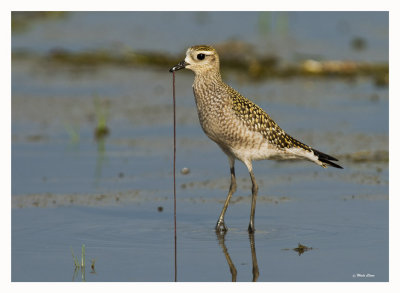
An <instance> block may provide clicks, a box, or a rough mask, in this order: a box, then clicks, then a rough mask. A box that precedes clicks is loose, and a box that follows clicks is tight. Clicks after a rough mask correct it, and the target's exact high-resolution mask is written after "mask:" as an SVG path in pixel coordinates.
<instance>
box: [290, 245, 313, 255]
mask: <svg viewBox="0 0 400 293" xmlns="http://www.w3.org/2000/svg"><path fill="white" fill-rule="evenodd" d="M312 249H313V248H312V247H308V246H305V245H303V244H301V243H299V244H297V247H295V248H284V249H282V250H294V251H296V252H297V253H298V254H299V255H302V254H303V253H304V252H306V251H309V250H312Z"/></svg>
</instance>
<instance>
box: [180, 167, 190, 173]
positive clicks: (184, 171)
mask: <svg viewBox="0 0 400 293" xmlns="http://www.w3.org/2000/svg"><path fill="white" fill-rule="evenodd" d="M189 173H190V169H189V168H187V167H183V168H182V169H181V174H182V175H187V174H189Z"/></svg>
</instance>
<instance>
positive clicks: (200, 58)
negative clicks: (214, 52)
mask: <svg viewBox="0 0 400 293" xmlns="http://www.w3.org/2000/svg"><path fill="white" fill-rule="evenodd" d="M204 58H206V55H204V54H202V53H200V54H197V59H199V60H203V59H204Z"/></svg>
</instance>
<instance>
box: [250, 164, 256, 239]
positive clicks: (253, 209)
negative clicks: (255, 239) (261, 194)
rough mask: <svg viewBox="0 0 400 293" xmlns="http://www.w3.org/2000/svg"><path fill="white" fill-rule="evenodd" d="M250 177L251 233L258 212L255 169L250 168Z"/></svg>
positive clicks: (253, 229)
mask: <svg viewBox="0 0 400 293" xmlns="http://www.w3.org/2000/svg"><path fill="white" fill-rule="evenodd" d="M249 172H250V178H251V184H252V187H251V211H250V223H249V228H248V230H249V233H254V231H255V228H254V214H255V212H256V200H257V192H258V185H257V183H256V178H255V177H254V173H253V170H251V169H250V171H249Z"/></svg>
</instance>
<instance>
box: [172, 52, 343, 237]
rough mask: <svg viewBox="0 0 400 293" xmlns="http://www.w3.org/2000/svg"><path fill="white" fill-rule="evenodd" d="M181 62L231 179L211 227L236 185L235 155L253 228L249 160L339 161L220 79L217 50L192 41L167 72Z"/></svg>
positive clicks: (254, 191) (204, 124)
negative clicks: (245, 174) (245, 181)
mask: <svg viewBox="0 0 400 293" xmlns="http://www.w3.org/2000/svg"><path fill="white" fill-rule="evenodd" d="M183 68H187V69H190V70H192V71H193V72H194V73H195V77H194V83H193V92H194V97H195V101H196V105H197V113H198V116H199V120H200V125H201V127H202V128H203V131H204V132H205V134H206V135H207V136H208V137H209V138H210V139H211V140H213V141H214V142H216V143H217V144H218V145H219V147H220V148H221V149H222V151H223V152H224V153H225V154H226V155H227V156H228V159H229V165H230V172H231V184H230V187H229V192H228V196H227V198H226V200H225V204H224V206H223V208H222V211H221V215H220V216H219V219H218V222H217V225H216V227H215V228H216V230H217V231H219V232H221V233H224V232H225V231H226V230H227V228H226V226H225V222H224V216H225V212H226V209H227V208H228V205H229V200H230V198H231V197H232V194H233V193H234V192H235V191H236V179H235V160H236V159H238V160H240V161H242V162H243V163H244V164H245V165H246V167H247V169H248V170H249V173H250V178H251V182H252V188H251V190H252V200H251V211H250V223H249V227H248V231H249V232H250V233H252V232H254V230H255V229H254V213H255V208H256V198H257V191H258V186H257V183H256V179H255V177H254V173H253V167H252V161H253V160H264V159H281V160H282V159H283V160H286V159H307V160H309V161H312V162H314V163H316V164H317V165H320V166H322V167H324V168H326V167H327V166H332V167H335V168H341V169H342V167H341V166H339V165H337V164H335V163H333V162H331V161H337V159H336V158H334V157H332V156H329V155H327V154H324V153H321V152H320V151H317V150H315V149H313V148H311V147H309V146H308V145H305V144H304V143H302V142H300V141H298V140H296V139H294V138H293V137H291V136H290V135H288V134H287V133H286V132H285V131H283V130H282V129H281V128H280V127H279V126H278V125H277V124H276V123H275V122H274V121H273V120H272V119H271V117H270V116H269V115H268V114H267V113H265V112H264V110H263V109H261V108H260V107H259V106H257V105H256V104H254V103H253V102H251V101H250V100H248V99H247V98H245V97H244V96H242V95H241V94H240V93H238V92H237V91H236V90H234V89H233V88H231V87H230V86H228V85H227V84H225V83H224V82H223V81H222V78H221V74H220V71H219V56H218V54H217V51H216V50H215V49H214V48H212V47H211V46H206V45H201V46H193V47H191V48H189V49H188V50H187V52H186V58H185V60H184V61H182V62H180V63H179V64H177V65H175V66H174V67H172V68H171V69H170V72H173V71H177V70H180V69H183Z"/></svg>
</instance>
